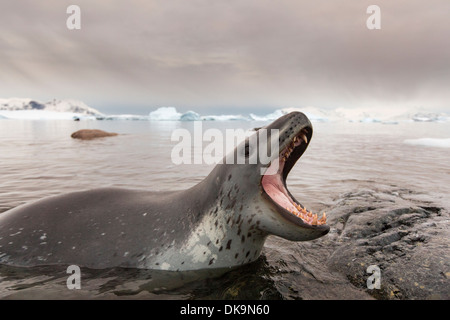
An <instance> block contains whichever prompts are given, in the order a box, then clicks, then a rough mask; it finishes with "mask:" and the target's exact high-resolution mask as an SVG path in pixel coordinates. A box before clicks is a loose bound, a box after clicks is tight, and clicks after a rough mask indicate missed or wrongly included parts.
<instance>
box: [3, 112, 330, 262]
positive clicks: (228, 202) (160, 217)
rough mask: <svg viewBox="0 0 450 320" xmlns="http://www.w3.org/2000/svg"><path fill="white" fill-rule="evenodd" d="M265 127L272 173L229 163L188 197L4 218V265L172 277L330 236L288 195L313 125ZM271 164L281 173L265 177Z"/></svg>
mask: <svg viewBox="0 0 450 320" xmlns="http://www.w3.org/2000/svg"><path fill="white" fill-rule="evenodd" d="M264 128H265V129H267V131H266V132H267V135H268V139H266V143H267V144H268V143H269V141H271V140H270V139H278V141H279V144H278V150H275V151H276V152H272V155H271V158H270V160H271V161H270V164H269V165H268V164H267V163H266V164H262V163H260V162H257V163H255V164H249V163H245V164H229V163H228V162H226V163H225V162H224V163H222V164H217V165H216V166H215V167H214V168H213V170H212V171H211V173H210V174H209V175H208V176H207V177H206V178H205V179H203V180H202V181H201V182H200V183H198V184H197V185H195V186H193V187H191V188H189V189H187V190H181V191H172V192H152V191H146V190H128V189H120V188H102V189H94V190H88V191H81V192H73V193H68V194H62V195H58V196H52V197H48V198H44V199H42V200H38V201H36V202H32V203H29V204H25V205H21V206H19V207H16V208H14V209H11V210H9V211H6V212H4V213H2V214H0V263H1V264H6V265H13V266H37V265H68V264H75V265H78V266H84V267H89V268H109V267H131V268H144V269H159V270H171V271H183V270H198V269H207V268H229V267H234V266H239V265H242V264H246V263H249V262H252V261H254V260H256V259H257V258H258V256H259V255H260V252H261V249H262V247H263V245H264V241H265V239H266V238H267V236H268V235H276V236H279V237H282V238H285V239H289V240H292V241H306V240H312V239H316V238H318V237H321V236H323V235H325V234H326V233H328V231H329V226H327V225H326V224H325V221H326V220H325V217H322V218H321V219H318V216H317V215H313V214H312V213H311V212H308V211H307V210H306V209H305V208H304V207H303V206H302V205H301V204H300V202H298V201H297V200H296V199H295V198H294V197H293V195H292V194H291V193H290V192H289V191H288V190H287V187H286V178H287V175H288V173H289V171H290V170H291V169H292V167H293V166H294V164H295V162H296V161H297V160H298V159H299V158H300V156H301V155H302V154H303V153H304V151H305V150H306V148H307V146H308V144H309V142H310V141H311V137H312V133H313V130H312V125H311V123H310V121H309V120H308V118H307V117H306V116H305V115H304V114H303V113H300V112H293V113H289V114H286V115H284V116H282V117H280V118H279V119H277V120H275V121H274V122H273V123H271V124H270V125H268V126H266V127H264ZM269 129H270V130H269ZM272 129H276V132H277V134H276V135H275V134H271V132H272V131H273V130H272ZM260 132H261V130H258V131H256V132H255V133H254V134H255V135H259V134H260ZM257 141H260V140H259V137H258V139H257ZM261 141H262V140H261ZM239 152H243V153H244V155H243V156H244V157H245V158H248V157H250V156H252V153H253V152H256V151H255V149H254V148H249V139H247V140H245V141H243V142H242V143H241V145H239V146H238V147H237V148H235V149H234V150H233V151H232V152H231V155H232V156H233V157H235V156H236V155H238V154H239ZM228 156H229V155H228ZM274 165H276V166H275V169H276V172H274V173H271V174H268V173H267V172H268V171H269V169H270V168H271V167H272V166H274ZM263 173H264V174H263Z"/></svg>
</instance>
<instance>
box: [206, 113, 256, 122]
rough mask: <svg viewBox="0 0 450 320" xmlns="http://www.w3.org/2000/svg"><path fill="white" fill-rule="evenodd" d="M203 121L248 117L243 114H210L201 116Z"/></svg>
mask: <svg viewBox="0 0 450 320" xmlns="http://www.w3.org/2000/svg"><path fill="white" fill-rule="evenodd" d="M201 118H202V120H203V121H236V120H241V121H249V120H250V118H249V117H246V116H243V115H240V114H238V115H234V114H223V115H210V116H203V117H201Z"/></svg>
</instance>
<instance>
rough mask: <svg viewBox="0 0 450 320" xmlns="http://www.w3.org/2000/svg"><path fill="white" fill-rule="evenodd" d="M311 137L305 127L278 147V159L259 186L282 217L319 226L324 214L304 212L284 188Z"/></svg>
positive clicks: (324, 220) (273, 162) (310, 131)
mask: <svg viewBox="0 0 450 320" xmlns="http://www.w3.org/2000/svg"><path fill="white" fill-rule="evenodd" d="M311 136H312V129H311V128H310V127H306V128H303V129H302V130H300V131H299V132H298V133H297V134H296V135H295V136H294V137H293V138H292V139H287V141H285V142H284V143H283V144H282V145H280V149H281V150H282V151H281V152H280V154H279V156H278V158H276V159H274V160H272V162H271V164H270V166H269V168H268V169H267V170H266V174H264V175H263V177H262V179H261V186H262V189H263V190H264V192H265V193H266V195H267V196H268V197H269V198H270V200H272V201H273V202H274V203H275V204H276V205H277V206H278V209H279V211H280V213H282V214H283V215H286V214H288V215H290V217H292V215H293V216H295V217H298V218H300V219H301V221H295V220H294V222H298V223H301V222H303V223H306V224H308V225H311V226H320V225H324V224H325V223H326V221H327V218H326V214H325V213H323V215H322V217H321V218H319V217H318V215H317V214H313V213H312V212H310V211H308V210H306V208H304V207H303V206H302V205H301V204H300V203H299V202H298V201H297V200H296V199H295V198H294V197H293V196H292V195H291V193H290V192H289V190H287V188H286V178H287V175H288V173H289V171H291V169H292V167H293V166H294V164H295V163H296V162H297V160H298V159H299V158H300V157H301V155H302V154H303V152H304V151H305V150H306V147H307V146H308V143H309V141H310V139H311ZM276 164H278V169H276ZM267 173H271V174H267ZM289 220H293V219H289Z"/></svg>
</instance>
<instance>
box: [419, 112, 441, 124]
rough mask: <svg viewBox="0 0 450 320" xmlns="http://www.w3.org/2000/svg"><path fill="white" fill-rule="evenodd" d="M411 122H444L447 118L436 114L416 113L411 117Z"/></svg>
mask: <svg viewBox="0 0 450 320" xmlns="http://www.w3.org/2000/svg"><path fill="white" fill-rule="evenodd" d="M412 120H414V121H416V122H444V121H446V120H447V117H446V116H445V115H443V114H437V113H416V114H414V115H413V116H412Z"/></svg>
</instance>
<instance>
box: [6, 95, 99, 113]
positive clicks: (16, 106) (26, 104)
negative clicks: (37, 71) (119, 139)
mask: <svg viewBox="0 0 450 320" xmlns="http://www.w3.org/2000/svg"><path fill="white" fill-rule="evenodd" d="M24 110H28V111H32V110H35V111H36V110H40V111H51V112H64V113H74V114H80V115H89V116H97V115H102V113H101V112H100V111H98V110H96V109H94V108H91V107H89V106H87V105H86V104H85V103H84V102H81V101H77V100H57V99H53V100H51V101H48V102H45V103H42V102H39V101H36V100H32V99H18V98H12V99H0V111H24Z"/></svg>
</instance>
